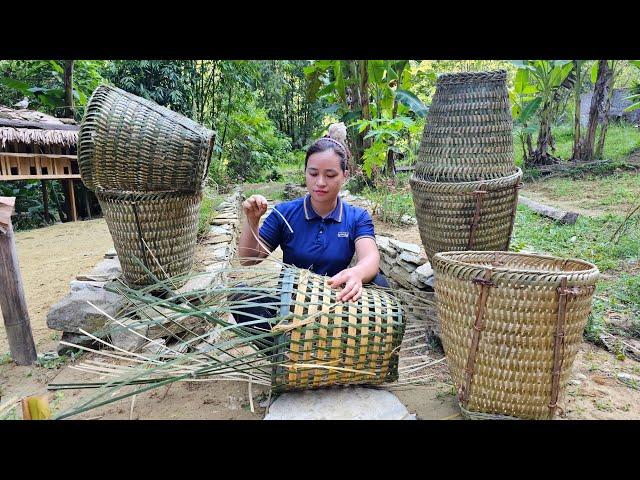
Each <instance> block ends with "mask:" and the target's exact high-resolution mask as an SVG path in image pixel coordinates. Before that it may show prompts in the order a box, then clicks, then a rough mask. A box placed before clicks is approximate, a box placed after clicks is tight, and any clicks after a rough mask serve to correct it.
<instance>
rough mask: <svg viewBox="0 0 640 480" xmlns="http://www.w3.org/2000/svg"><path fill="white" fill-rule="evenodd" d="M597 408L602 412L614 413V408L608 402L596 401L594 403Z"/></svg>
mask: <svg viewBox="0 0 640 480" xmlns="http://www.w3.org/2000/svg"><path fill="white" fill-rule="evenodd" d="M593 403H594V404H595V406H596V408H597V409H598V410H600V411H602V412H612V411H613V406H612V405H611V403H609V401H608V400H595V401H594V402H593Z"/></svg>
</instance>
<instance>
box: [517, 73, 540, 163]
mask: <svg viewBox="0 0 640 480" xmlns="http://www.w3.org/2000/svg"><path fill="white" fill-rule="evenodd" d="M537 93H538V89H537V87H536V86H535V85H533V84H531V83H530V82H529V70H528V69H526V68H521V69H519V70H518V71H517V72H516V76H515V78H514V81H513V88H512V89H511V90H510V91H509V99H510V100H511V116H512V117H513V121H514V126H515V130H516V131H517V132H518V137H519V139H520V144H521V146H522V158H523V159H524V160H526V159H527V158H529V157H531V155H532V154H533V146H532V144H531V136H532V135H533V134H534V133H535V132H536V129H537V127H536V126H535V125H529V122H530V120H531V119H532V117H533V116H534V115H535V113H536V112H537V111H538V109H539V108H540V104H541V103H542V97H540V96H536V95H537Z"/></svg>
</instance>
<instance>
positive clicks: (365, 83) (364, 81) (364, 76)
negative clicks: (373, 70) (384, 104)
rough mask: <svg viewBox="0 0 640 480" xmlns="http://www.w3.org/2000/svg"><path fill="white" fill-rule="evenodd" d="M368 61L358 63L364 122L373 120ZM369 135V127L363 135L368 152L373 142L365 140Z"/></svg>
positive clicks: (363, 144)
mask: <svg viewBox="0 0 640 480" xmlns="http://www.w3.org/2000/svg"><path fill="white" fill-rule="evenodd" d="M368 63H369V61H368V60H360V61H359V62H358V64H359V67H360V109H361V111H362V118H363V119H364V120H371V110H370V108H369V71H368ZM367 133H369V128H368V127H367V128H366V129H365V130H364V131H363V132H362V133H361V134H360V138H361V139H362V147H363V150H366V149H367V148H369V147H370V146H371V140H370V139H365V138H364V137H365V136H366V134H367Z"/></svg>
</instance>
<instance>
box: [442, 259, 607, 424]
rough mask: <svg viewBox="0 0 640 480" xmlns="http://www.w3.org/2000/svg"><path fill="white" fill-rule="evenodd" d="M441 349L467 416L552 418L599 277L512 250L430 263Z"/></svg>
mask: <svg viewBox="0 0 640 480" xmlns="http://www.w3.org/2000/svg"><path fill="white" fill-rule="evenodd" d="M432 265H433V269H434V271H435V274H436V282H435V291H436V297H437V300H438V301H437V304H438V316H439V318H440V329H441V334H442V343H443V346H444V349H445V352H446V355H447V362H448V364H449V370H450V372H451V376H452V378H453V380H454V382H455V385H456V387H457V389H458V399H459V402H460V406H461V409H462V412H463V414H464V415H465V416H466V417H467V418H472V419H480V418H522V419H552V418H554V416H555V415H556V414H557V412H558V410H561V408H560V407H559V406H558V405H559V404H560V403H562V401H563V396H564V391H565V388H566V384H567V382H568V380H569V376H570V373H571V368H572V366H573V362H574V359H575V356H576V353H577V351H578V348H579V346H580V342H581V340H582V333H583V331H584V327H585V324H586V322H587V317H588V315H589V312H590V310H591V300H592V297H593V292H594V290H595V284H596V281H597V279H598V276H599V272H598V269H597V268H596V267H595V266H594V265H592V264H591V263H588V262H585V261H582V260H575V259H562V258H556V257H550V256H542V255H529V254H521V253H511V252H479V251H472V252H442V253H438V254H437V255H435V257H434V258H433V260H432Z"/></svg>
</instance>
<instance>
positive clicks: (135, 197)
mask: <svg viewBox="0 0 640 480" xmlns="http://www.w3.org/2000/svg"><path fill="white" fill-rule="evenodd" d="M96 196H97V197H98V201H99V202H100V207H102V211H103V212H104V216H105V219H106V221H107V226H108V227H109V231H110V232H111V236H112V237H113V242H114V246H115V249H116V252H117V253H118V258H119V259H120V264H121V265H122V273H123V275H124V278H125V281H126V283H127V284H128V285H130V286H143V285H150V284H153V283H155V282H154V280H153V279H152V278H151V277H150V276H149V275H148V273H147V272H146V271H145V269H144V268H143V267H142V266H141V265H140V264H139V263H138V262H137V261H136V260H135V259H134V257H136V258H138V259H139V260H140V261H141V262H142V263H143V265H144V266H145V267H146V268H148V269H149V270H150V271H151V272H153V274H154V275H155V276H157V277H158V278H160V279H166V278H169V277H174V276H176V275H182V274H185V273H188V272H189V270H191V267H192V266H193V259H194V253H195V248H196V236H197V234H198V219H199V212H200V201H201V199H202V193H201V192H198V193H184V192H183V193H176V192H155V193H131V192H108V191H101V190H98V191H96Z"/></svg>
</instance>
